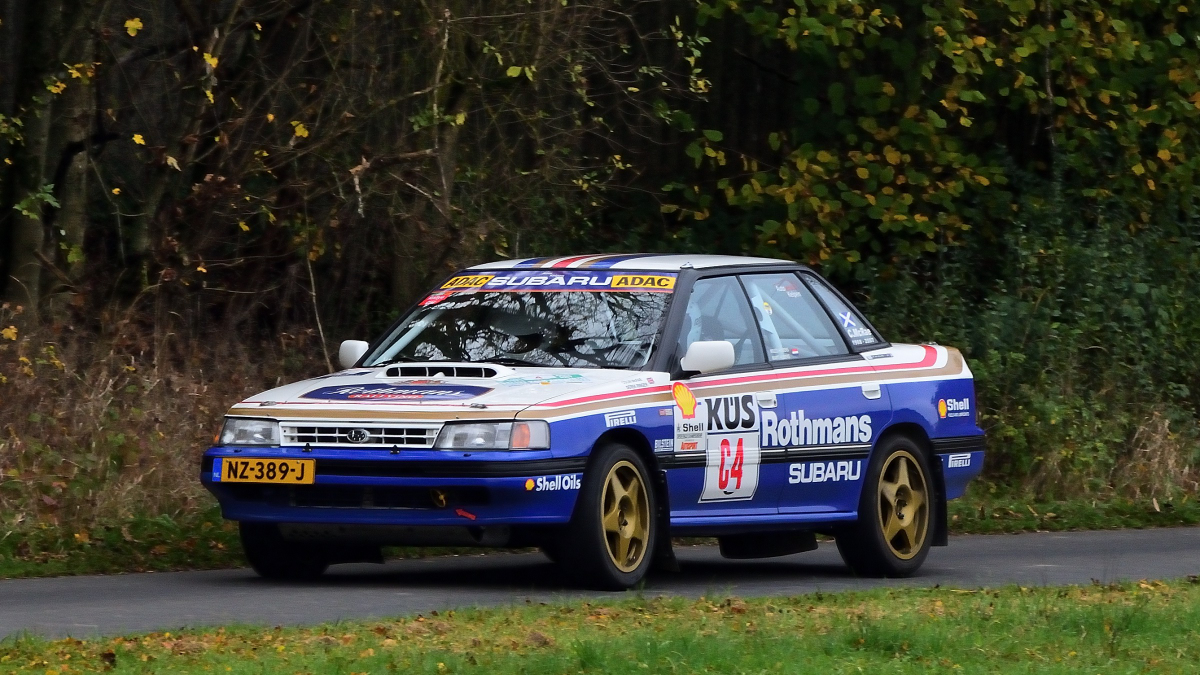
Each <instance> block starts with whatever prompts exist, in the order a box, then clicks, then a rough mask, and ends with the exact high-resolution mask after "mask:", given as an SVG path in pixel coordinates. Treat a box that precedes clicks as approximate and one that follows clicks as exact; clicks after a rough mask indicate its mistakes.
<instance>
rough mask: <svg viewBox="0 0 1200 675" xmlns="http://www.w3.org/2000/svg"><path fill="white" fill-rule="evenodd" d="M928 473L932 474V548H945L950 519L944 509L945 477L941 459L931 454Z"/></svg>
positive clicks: (948, 536) (948, 535)
mask: <svg viewBox="0 0 1200 675" xmlns="http://www.w3.org/2000/svg"><path fill="white" fill-rule="evenodd" d="M930 459H931V460H933V461H931V462H930V464H931V466H930V471H932V472H933V497H934V499H933V504H934V505H933V514H932V515H933V518H932V520H933V522H932V523H930V524H931V525H933V542H932V543H931V545H932V546H946V545H947V544H948V543H949V538H950V517H949V515H948V513H947V508H946V477H945V476H944V475H942V458H941V457H940V456H939V455H936V454H931V455H930Z"/></svg>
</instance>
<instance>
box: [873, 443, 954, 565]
mask: <svg viewBox="0 0 1200 675" xmlns="http://www.w3.org/2000/svg"><path fill="white" fill-rule="evenodd" d="M895 436H904V437H905V438H908V439H909V440H911V441H912V442H913V443H916V444H917V447H919V448H920V449H921V451H922V452H924V453H925V459H926V460H927V461H928V462H929V473H930V474H931V475H930V477H929V478H930V480H932V481H933V492H934V512H933V545H934V546H945V545H946V544H947V543H948V540H949V535H950V524H949V515H948V513H947V507H946V478H945V476H944V475H943V474H942V460H941V459H940V458H939V457H938V456H937V453H935V452H934V451H933V442H932V441H931V440H930V438H929V434H928V433H926V431H925V428H924V427H922V426H921V425H919V424H917V423H915V422H899V423H897V424H893V425H891V426H889V427H887V428H886V429H884V431H883V433H881V434H879V438H877V439H876V440H875V446H874V447H876V448H877V447H879V446H880V444H882V443H883V441H885V440H887V439H889V438H892V437H895ZM873 452H874V448H872V453H873Z"/></svg>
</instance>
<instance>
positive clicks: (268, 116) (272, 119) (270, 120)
mask: <svg viewBox="0 0 1200 675" xmlns="http://www.w3.org/2000/svg"><path fill="white" fill-rule="evenodd" d="M267 121H268V122H274V121H275V115H273V114H272V113H267Z"/></svg>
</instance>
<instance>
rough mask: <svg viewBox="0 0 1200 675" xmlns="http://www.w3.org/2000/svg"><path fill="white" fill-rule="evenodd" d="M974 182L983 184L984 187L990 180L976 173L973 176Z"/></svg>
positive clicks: (989, 183)
mask: <svg viewBox="0 0 1200 675" xmlns="http://www.w3.org/2000/svg"><path fill="white" fill-rule="evenodd" d="M975 182H976V183H979V184H980V185H983V186H984V187H987V186H988V185H991V184H992V181H990V180H988V179H987V177H986V176H978V175H977V176H975Z"/></svg>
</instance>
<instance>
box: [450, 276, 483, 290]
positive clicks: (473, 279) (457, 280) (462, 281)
mask: <svg viewBox="0 0 1200 675" xmlns="http://www.w3.org/2000/svg"><path fill="white" fill-rule="evenodd" d="M494 278H496V275H494V274H463V275H460V276H457V277H453V278H451V279H450V280H449V281H447V282H446V283H444V284H442V288H444V289H446V288H483V285H484V284H486V283H488V282H489V281H491V280H492V279H494Z"/></svg>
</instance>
